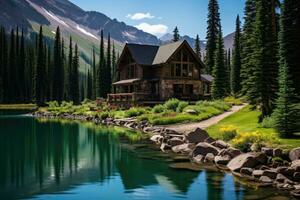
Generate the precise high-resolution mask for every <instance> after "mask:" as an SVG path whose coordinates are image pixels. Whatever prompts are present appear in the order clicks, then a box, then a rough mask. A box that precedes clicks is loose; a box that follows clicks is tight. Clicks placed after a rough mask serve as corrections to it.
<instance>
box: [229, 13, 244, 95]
mask: <svg viewBox="0 0 300 200" xmlns="http://www.w3.org/2000/svg"><path fill="white" fill-rule="evenodd" d="M240 23H241V22H240V18H239V16H237V18H236V28H235V36H234V43H233V48H234V51H233V58H232V67H231V71H230V72H231V73H230V86H231V92H232V94H233V95H235V96H236V95H237V94H238V93H239V92H240V90H241V77H240V76H241V44H240V37H241V28H240Z"/></svg>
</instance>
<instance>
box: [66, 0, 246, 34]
mask: <svg viewBox="0 0 300 200" xmlns="http://www.w3.org/2000/svg"><path fill="white" fill-rule="evenodd" d="M71 2H73V3H75V4H76V5H78V6H79V7H81V8H83V9H84V10H94V11H99V12H101V13H104V14H106V15H107V16H108V17H110V18H116V19H117V20H119V21H123V22H125V23H126V24H128V25H132V26H136V27H137V28H139V29H142V30H144V31H146V32H150V33H152V34H154V35H157V36H161V35H163V34H164V33H166V32H169V33H171V32H172V31H173V29H174V27H175V26H178V28H179V31H180V34H181V35H189V36H191V37H195V35H196V34H199V35H200V38H201V39H205V36H206V26H207V23H206V20H207V6H208V0H71ZM244 4H245V0H219V5H220V13H221V20H222V21H221V22H222V27H223V34H224V35H226V34H229V33H231V32H233V31H234V28H235V19H236V16H237V14H239V15H240V16H243V10H244Z"/></svg>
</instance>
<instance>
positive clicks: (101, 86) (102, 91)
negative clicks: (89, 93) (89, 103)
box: [97, 30, 106, 98]
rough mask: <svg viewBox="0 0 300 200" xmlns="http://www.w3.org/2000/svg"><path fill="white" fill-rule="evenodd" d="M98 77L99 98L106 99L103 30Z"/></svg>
mask: <svg viewBox="0 0 300 200" xmlns="http://www.w3.org/2000/svg"><path fill="white" fill-rule="evenodd" d="M97 73H98V75H97V97H102V98H105V96H106V95H105V90H106V89H105V57H104V38H103V30H101V39H100V61H99V68H98V72H97Z"/></svg>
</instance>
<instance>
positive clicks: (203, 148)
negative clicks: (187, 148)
mask: <svg viewBox="0 0 300 200" xmlns="http://www.w3.org/2000/svg"><path fill="white" fill-rule="evenodd" d="M208 153H212V154H213V155H214V156H216V155H218V153H219V150H218V149H217V148H216V147H215V146H213V145H211V144H209V143H206V142H200V143H199V144H197V146H196V148H195V149H194V151H193V152H192V156H193V157H195V156H197V155H203V156H206V154H208Z"/></svg>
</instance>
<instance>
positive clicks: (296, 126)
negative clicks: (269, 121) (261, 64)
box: [273, 0, 300, 137]
mask: <svg viewBox="0 0 300 200" xmlns="http://www.w3.org/2000/svg"><path fill="white" fill-rule="evenodd" d="M299 8H300V3H299V1H298V0H285V1H284V2H283V6H282V12H281V13H282V14H281V23H280V24H281V30H280V33H279V44H280V49H279V50H280V51H279V55H280V65H279V93H278V99H277V103H276V109H275V111H274V113H273V117H274V119H275V127H276V129H277V130H278V132H279V133H280V135H281V136H282V137H291V136H292V134H293V133H295V132H297V131H299V130H300V123H299V119H300V106H299V102H300V101H299V96H297V95H298V94H297V92H296V90H295V87H294V86H296V85H295V84H294V82H293V81H294V78H293V76H294V74H293V73H292V72H291V71H292V70H293V71H295V69H296V66H297V65H296V64H297V63H295V62H296V61H297V60H298V61H299V58H298V57H299V55H298V56H297V54H296V53H295V51H299V50H298V47H297V46H296V44H297V42H298V43H299V40H297V37H298V39H299V35H298V34H297V29H298V33H299V27H297V26H295V23H297V22H298V23H299V20H297V15H298V16H299V14H297V10H298V11H299ZM298 64H299V63H298ZM298 66H299V65H298ZM297 104H298V105H297Z"/></svg>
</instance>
